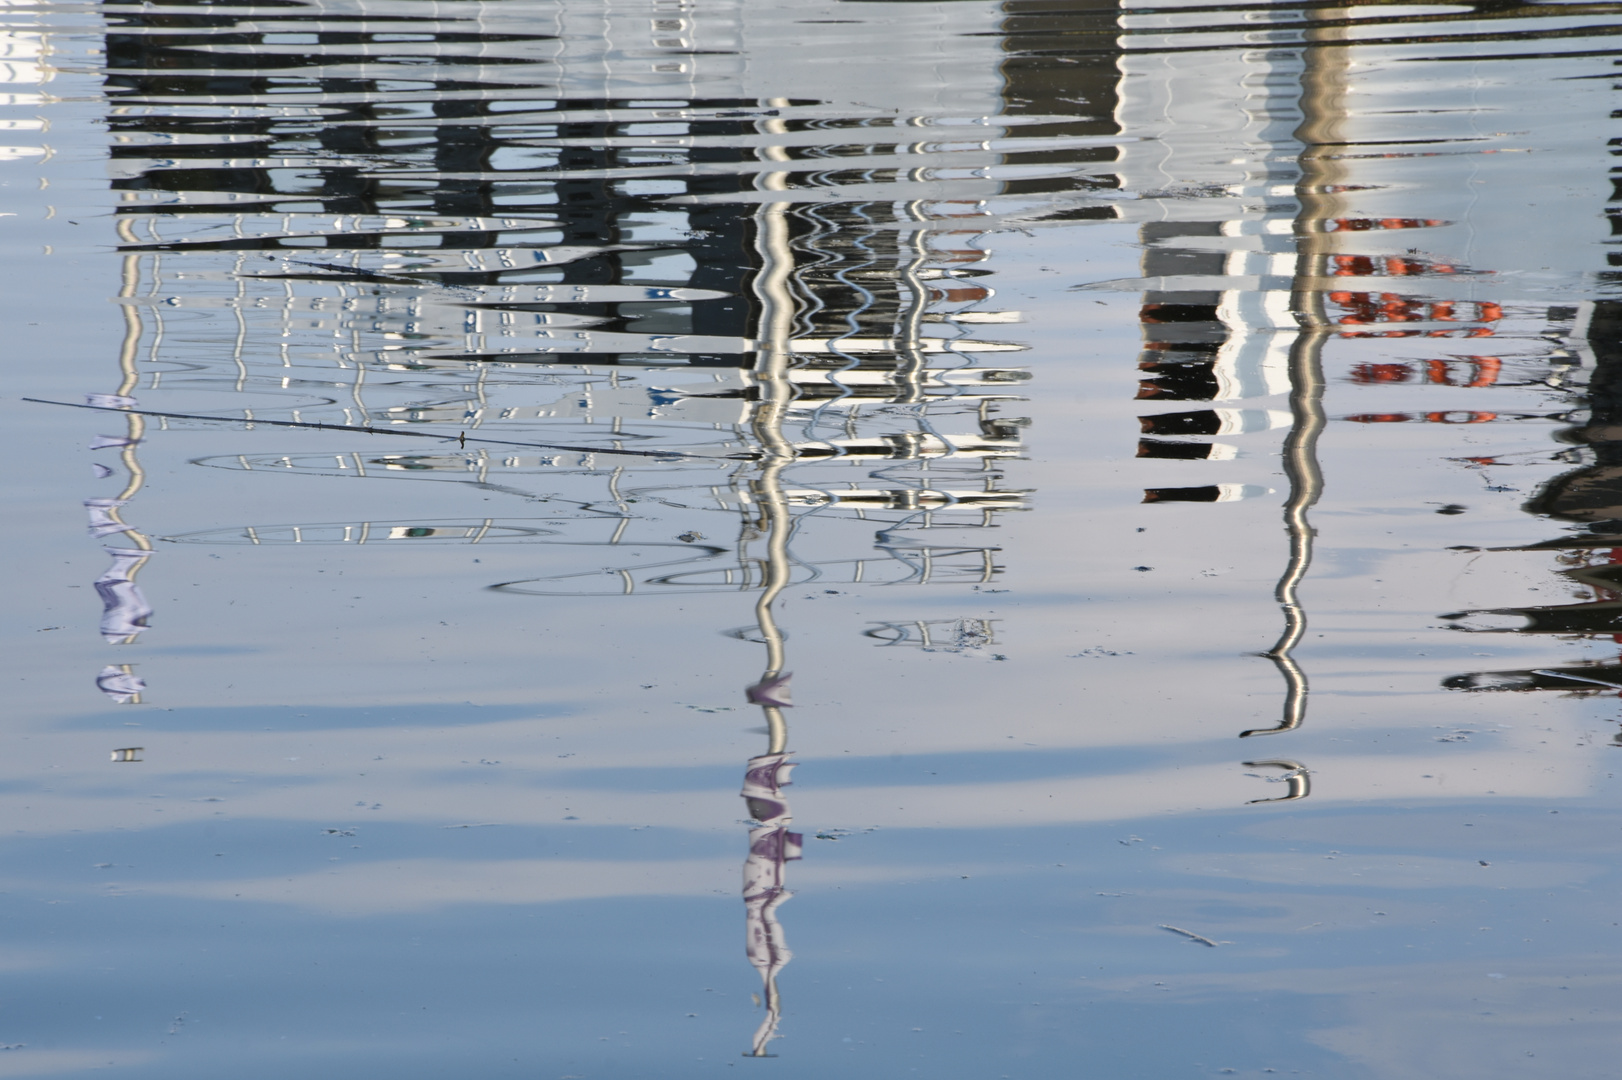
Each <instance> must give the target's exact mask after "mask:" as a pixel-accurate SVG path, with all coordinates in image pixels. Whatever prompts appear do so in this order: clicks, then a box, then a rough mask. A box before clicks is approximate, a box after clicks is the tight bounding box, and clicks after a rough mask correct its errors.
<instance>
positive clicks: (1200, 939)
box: [1160, 923, 1232, 949]
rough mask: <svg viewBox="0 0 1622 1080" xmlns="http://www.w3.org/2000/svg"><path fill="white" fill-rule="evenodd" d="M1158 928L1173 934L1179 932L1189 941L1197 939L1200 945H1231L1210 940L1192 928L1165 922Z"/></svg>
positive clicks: (1214, 946) (1212, 946)
mask: <svg viewBox="0 0 1622 1080" xmlns="http://www.w3.org/2000/svg"><path fill="white" fill-rule="evenodd" d="M1160 929H1162V930H1170V931H1171V932H1172V933H1174V934H1181V935H1183V936H1184V937H1186V938H1188V940H1190V941H1197V942H1199V943H1200V944H1201V945H1206V946H1209V947H1210V948H1213V949H1214V948H1216V947H1217V946H1218V945H1231V944H1232V942H1227V941H1212V940H1211V939H1210V938H1208V937H1203V936H1201V935H1199V934H1196V933H1195V932H1194V931H1192V930H1184V929H1182V928H1181V927H1178V926H1167V925H1166V924H1165V923H1161V924H1160Z"/></svg>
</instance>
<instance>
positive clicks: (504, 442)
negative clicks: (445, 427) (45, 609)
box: [22, 397, 754, 461]
mask: <svg viewBox="0 0 1622 1080" xmlns="http://www.w3.org/2000/svg"><path fill="white" fill-rule="evenodd" d="M22 400H24V401H32V402H34V403H35V404H37V405H65V406H67V407H68V408H70V409H93V410H95V411H96V412H116V413H134V414H135V415H137V416H161V417H165V418H167V419H170V420H204V421H209V422H212V423H216V424H265V425H267V426H269V427H287V428H315V429H318V430H321V431H362V432H365V433H366V434H368V435H399V436H401V437H403V438H410V439H435V440H438V441H440V442H453V443H457V444H458V445H459V446H462V445H466V444H467V443H486V444H488V445H490V446H521V447H525V448H528V449H532V450H564V451H567V452H569V453H574V454H622V455H628V456H630V457H645V458H657V459H659V460H662V461H700V460H710V461H722V460H724V461H732V460H742V459H745V458H752V457H754V455H752V454H727V455H723V456H720V457H711V456H710V455H708V454H688V453H684V452H682V451H680V450H617V449H614V448H612V447H607V446H564V445H563V444H561V443H539V442H517V441H514V440H511V439H480V438H468V437H467V436H466V434H465V433H463V434H462V435H435V434H433V433H432V432H427V431H391V430H389V429H388V428H376V427H361V426H359V425H356V424H323V423H319V422H314V421H304V420H257V419H256V420H249V419H246V418H238V417H235V416H204V415H201V414H198V413H177V412H156V411H154V410H152V409H124V408H119V407H118V406H116V405H80V404H79V403H78V402H74V401H51V400H49V399H47V398H36V397H25V398H23V399H22Z"/></svg>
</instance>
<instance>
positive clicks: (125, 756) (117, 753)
mask: <svg viewBox="0 0 1622 1080" xmlns="http://www.w3.org/2000/svg"><path fill="white" fill-rule="evenodd" d="M145 750H146V747H144V746H125V747H122V748H120V749H118V750H114V751H113V760H114V761H140V760H141V754H142V753H143V752H144V751H145Z"/></svg>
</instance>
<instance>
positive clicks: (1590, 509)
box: [1442, 300, 1622, 693]
mask: <svg viewBox="0 0 1622 1080" xmlns="http://www.w3.org/2000/svg"><path fill="white" fill-rule="evenodd" d="M1547 320H1548V325H1549V330H1548V331H1547V334H1546V336H1547V337H1548V338H1549V339H1550V340H1551V342H1552V343H1553V344H1554V345H1555V350H1554V352H1553V353H1552V355H1551V358H1550V360H1551V363H1550V371H1551V377H1550V379H1549V381H1550V383H1551V384H1553V385H1556V386H1570V387H1573V388H1578V389H1580V391H1581V393H1582V396H1583V404H1584V405H1585V406H1586V410H1587V416H1586V420H1585V421H1584V422H1582V423H1580V424H1578V425H1576V426H1573V427H1569V428H1566V429H1564V430H1562V431H1561V432H1560V433H1559V434H1558V435H1557V436H1556V438H1557V439H1559V441H1561V442H1563V443H1567V444H1570V445H1572V446H1573V449H1571V450H1567V451H1563V452H1562V453H1561V454H1560V455H1558V456H1559V457H1560V458H1562V459H1564V460H1568V461H1573V462H1580V463H1581V464H1580V465H1579V467H1578V468H1575V469H1572V470H1570V471H1568V472H1565V473H1562V474H1560V475H1559V476H1556V477H1555V478H1553V479H1552V480H1549V481H1548V482H1546V483H1545V484H1543V485H1542V486H1541V487H1540V488H1539V489H1538V491H1537V492H1536V493H1535V494H1534V495H1533V496H1532V498H1531V499H1529V500H1528V501H1527V503H1526V506H1525V509H1526V511H1527V512H1528V513H1531V514H1536V515H1538V516H1540V517H1547V518H1550V519H1552V520H1555V521H1565V522H1570V523H1572V524H1573V525H1575V526H1579V527H1580V528H1577V529H1574V530H1573V531H1572V532H1570V533H1568V534H1566V535H1564V536H1560V537H1555V538H1551V539H1549V540H1545V541H1542V542H1539V543H1533V544H1525V545H1519V546H1517V547H1512V548H1492V549H1488V550H1491V551H1547V552H1549V553H1551V554H1553V555H1554V556H1555V557H1556V561H1557V562H1558V563H1559V564H1560V565H1561V566H1563V567H1564V568H1563V569H1561V570H1559V571H1558V573H1559V575H1560V576H1561V577H1563V578H1564V579H1565V580H1566V581H1567V582H1568V583H1569V585H1570V586H1571V588H1572V589H1573V590H1574V591H1575V592H1577V594H1578V595H1579V596H1581V597H1583V598H1582V599H1581V600H1580V601H1579V602H1577V603H1568V604H1532V605H1526V606H1521V607H1506V608H1493V609H1484V610H1478V611H1459V612H1453V613H1450V614H1446V615H1443V616H1442V618H1444V619H1448V620H1450V621H1451V622H1452V624H1453V626H1454V628H1455V629H1458V630H1464V631H1468V632H1474V633H1513V634H1540V635H1558V636H1559V637H1560V638H1562V639H1564V640H1567V641H1569V640H1572V639H1574V638H1579V639H1580V638H1590V639H1595V640H1604V639H1609V640H1610V641H1611V642H1614V643H1616V644H1617V645H1618V646H1619V647H1622V302H1618V301H1615V300H1600V301H1596V302H1593V303H1590V304H1583V305H1580V306H1578V307H1574V308H1551V309H1550V310H1549V311H1548V313H1547ZM1583 359H1588V360H1590V361H1591V362H1592V368H1591V369H1590V370H1588V371H1587V372H1586V374H1587V382H1586V385H1581V384H1580V376H1581V374H1582V373H1583V372H1582V368H1583V367H1584V366H1585V365H1583V364H1582V360H1583ZM1444 509H1445V508H1444ZM1470 550H1473V549H1470ZM1443 685H1444V686H1447V687H1449V688H1450V689H1455V690H1562V691H1567V692H1576V693H1604V692H1606V691H1607V690H1622V657H1619V658H1618V659H1617V660H1615V661H1605V660H1593V661H1587V662H1583V663H1580V664H1570V665H1548V666H1546V667H1542V668H1528V669H1522V670H1511V671H1476V672H1468V673H1465V674H1460V675H1454V676H1452V677H1450V678H1448V679H1446V680H1444V682H1443Z"/></svg>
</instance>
